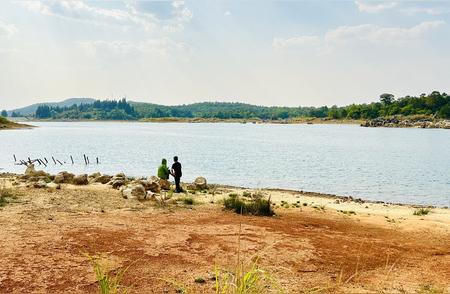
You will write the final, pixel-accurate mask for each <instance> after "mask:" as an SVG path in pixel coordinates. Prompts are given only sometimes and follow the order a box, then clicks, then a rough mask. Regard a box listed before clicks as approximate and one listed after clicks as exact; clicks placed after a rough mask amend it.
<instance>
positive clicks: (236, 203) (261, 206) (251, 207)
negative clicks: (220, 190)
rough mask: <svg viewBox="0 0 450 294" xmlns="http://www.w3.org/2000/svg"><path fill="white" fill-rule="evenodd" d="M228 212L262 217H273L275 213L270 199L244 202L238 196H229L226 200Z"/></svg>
mask: <svg viewBox="0 0 450 294" xmlns="http://www.w3.org/2000/svg"><path fill="white" fill-rule="evenodd" d="M224 207H225V209H226V210H232V211H234V212H236V213H238V214H251V215H260V216H273V215H274V214H275V212H274V211H273V209H272V206H271V205H270V199H269V200H265V199H255V200H249V201H247V200H242V199H241V198H239V197H238V196H229V197H228V198H226V199H225V200H224Z"/></svg>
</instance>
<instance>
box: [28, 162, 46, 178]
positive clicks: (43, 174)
mask: <svg viewBox="0 0 450 294" xmlns="http://www.w3.org/2000/svg"><path fill="white" fill-rule="evenodd" d="M25 176H26V177H48V176H49V174H48V173H46V172H45V171H43V170H35V168H34V164H29V165H27V169H26V170H25Z"/></svg>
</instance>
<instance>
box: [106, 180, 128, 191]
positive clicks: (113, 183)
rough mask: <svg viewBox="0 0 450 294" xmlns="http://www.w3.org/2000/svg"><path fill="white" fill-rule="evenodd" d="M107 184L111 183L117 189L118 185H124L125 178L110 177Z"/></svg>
mask: <svg viewBox="0 0 450 294" xmlns="http://www.w3.org/2000/svg"><path fill="white" fill-rule="evenodd" d="M108 185H111V186H112V187H113V188H114V189H119V188H120V187H122V186H123V185H125V180H121V179H116V180H114V179H112V180H111V181H110V182H109V183H108Z"/></svg>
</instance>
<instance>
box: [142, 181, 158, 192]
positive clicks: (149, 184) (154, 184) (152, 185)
mask: <svg viewBox="0 0 450 294" xmlns="http://www.w3.org/2000/svg"><path fill="white" fill-rule="evenodd" d="M139 183H140V184H141V185H142V186H144V188H145V190H147V191H152V192H153V193H159V192H160V191H161V187H160V186H159V183H158V181H152V180H140V181H139Z"/></svg>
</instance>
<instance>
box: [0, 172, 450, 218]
mask: <svg viewBox="0 0 450 294" xmlns="http://www.w3.org/2000/svg"><path fill="white" fill-rule="evenodd" d="M0 178H10V179H13V186H23V187H28V188H36V189H58V190H59V189H61V185H62V184H70V185H75V186H87V185H91V184H102V185H106V186H109V187H111V188H113V189H116V190H119V191H120V192H121V194H122V197H123V198H125V199H136V200H145V199H151V198H155V197H156V196H160V194H161V193H173V191H174V190H175V186H174V184H173V183H171V182H169V181H167V180H162V179H159V178H158V177H156V176H150V177H148V178H145V177H141V178H134V177H128V176H126V175H125V174H123V173H119V174H116V175H114V176H111V175H106V174H101V173H99V172H97V173H93V174H91V175H88V174H81V175H75V174H72V173H69V172H66V171H63V172H60V173H58V174H56V175H51V174H49V173H46V172H45V171H42V170H36V169H35V168H34V165H33V164H31V165H28V167H27V169H26V171H25V173H24V174H15V173H0ZM181 184H182V187H183V189H184V190H185V191H186V192H194V191H205V190H208V189H216V188H226V189H242V190H251V188H246V187H235V186H230V185H223V184H208V183H207V180H206V179H205V178H204V177H197V178H196V179H195V180H194V182H192V183H181ZM261 190H264V191H267V192H283V193H288V194H292V195H303V196H308V197H314V198H321V199H332V200H334V202H335V203H337V204H339V203H358V204H365V203H367V204H369V203H372V204H382V205H396V206H405V207H413V208H437V207H436V206H433V205H421V204H408V203H398V202H387V201H380V200H378V201H376V200H367V199H361V198H357V197H352V196H341V195H335V194H328V193H319V192H309V191H297V190H288V189H278V188H265V189H261ZM441 208H443V209H448V207H447V206H444V207H441Z"/></svg>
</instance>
